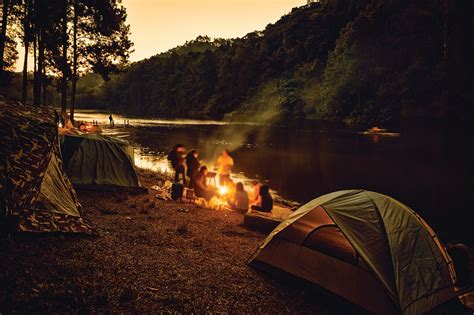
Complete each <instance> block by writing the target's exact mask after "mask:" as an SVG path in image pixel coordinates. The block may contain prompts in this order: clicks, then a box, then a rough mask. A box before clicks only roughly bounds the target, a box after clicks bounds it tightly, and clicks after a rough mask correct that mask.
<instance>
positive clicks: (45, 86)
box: [42, 67, 48, 106]
mask: <svg viewBox="0 0 474 315" xmlns="http://www.w3.org/2000/svg"><path fill="white" fill-rule="evenodd" d="M42 77H43V103H42V104H43V106H47V104H46V97H47V95H46V91H47V89H48V80H47V78H46V67H43V75H42Z"/></svg>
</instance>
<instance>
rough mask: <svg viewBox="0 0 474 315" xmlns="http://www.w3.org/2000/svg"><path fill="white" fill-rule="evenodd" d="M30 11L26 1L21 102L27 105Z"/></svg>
mask: <svg viewBox="0 0 474 315" xmlns="http://www.w3.org/2000/svg"><path fill="white" fill-rule="evenodd" d="M28 9H29V1H28V0H26V1H25V21H24V24H23V32H24V37H25V38H24V42H23V45H24V46H25V57H24V59H23V85H22V90H21V100H22V102H23V104H24V103H26V99H27V93H28V44H29V41H28V37H29V35H30V29H29V27H28V25H29V21H28Z"/></svg>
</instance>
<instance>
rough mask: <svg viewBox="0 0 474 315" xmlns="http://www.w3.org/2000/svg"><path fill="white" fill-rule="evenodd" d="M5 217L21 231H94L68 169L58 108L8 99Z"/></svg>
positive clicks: (1, 126) (0, 178)
mask: <svg viewBox="0 0 474 315" xmlns="http://www.w3.org/2000/svg"><path fill="white" fill-rule="evenodd" d="M0 214H1V216H2V217H3V218H6V221H7V222H8V223H9V226H10V227H12V228H13V229H14V230H18V231H24V232H82V233H89V234H92V233H94V231H93V229H92V228H91V227H90V226H89V225H88V224H87V223H86V222H85V221H84V220H83V218H82V217H81V213H80V204H79V202H78V199H77V197H76V193H75V191H74V189H73V188H72V185H71V183H70V182H69V179H68V178H67V176H66V174H65V173H64V171H63V169H62V162H61V158H60V153H59V139H58V132H57V126H56V124H55V123H54V111H53V109H51V108H46V107H35V106H30V105H25V104H22V103H20V102H18V101H15V100H12V99H9V98H5V97H3V96H0Z"/></svg>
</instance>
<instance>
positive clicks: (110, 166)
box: [61, 134, 143, 190]
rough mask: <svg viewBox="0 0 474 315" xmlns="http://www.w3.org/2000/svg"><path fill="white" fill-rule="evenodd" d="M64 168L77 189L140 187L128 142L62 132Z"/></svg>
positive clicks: (96, 135)
mask: <svg viewBox="0 0 474 315" xmlns="http://www.w3.org/2000/svg"><path fill="white" fill-rule="evenodd" d="M61 142H62V143H61V152H62V156H63V159H64V165H65V167H64V169H65V170H66V173H67V175H68V177H69V179H70V180H71V182H72V183H73V185H74V186H76V187H78V188H94V189H97V188H105V187H121V188H128V189H133V190H142V189H143V188H142V187H141V186H140V182H139V180H138V175H137V173H136V172H135V168H134V161H133V159H134V157H133V147H132V146H131V145H130V144H128V142H126V141H123V140H120V139H116V138H112V137H108V136H104V135H100V134H82V135H63V136H62V141H61Z"/></svg>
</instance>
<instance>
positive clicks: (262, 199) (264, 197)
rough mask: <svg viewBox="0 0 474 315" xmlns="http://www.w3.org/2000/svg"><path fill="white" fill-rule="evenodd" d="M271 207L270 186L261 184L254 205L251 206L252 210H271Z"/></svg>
mask: <svg viewBox="0 0 474 315" xmlns="http://www.w3.org/2000/svg"><path fill="white" fill-rule="evenodd" d="M272 209H273V198H272V195H271V194H270V188H268V186H267V185H262V187H260V194H259V197H258V201H257V203H256V204H255V205H253V206H252V210H257V211H261V212H271V211H272Z"/></svg>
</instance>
